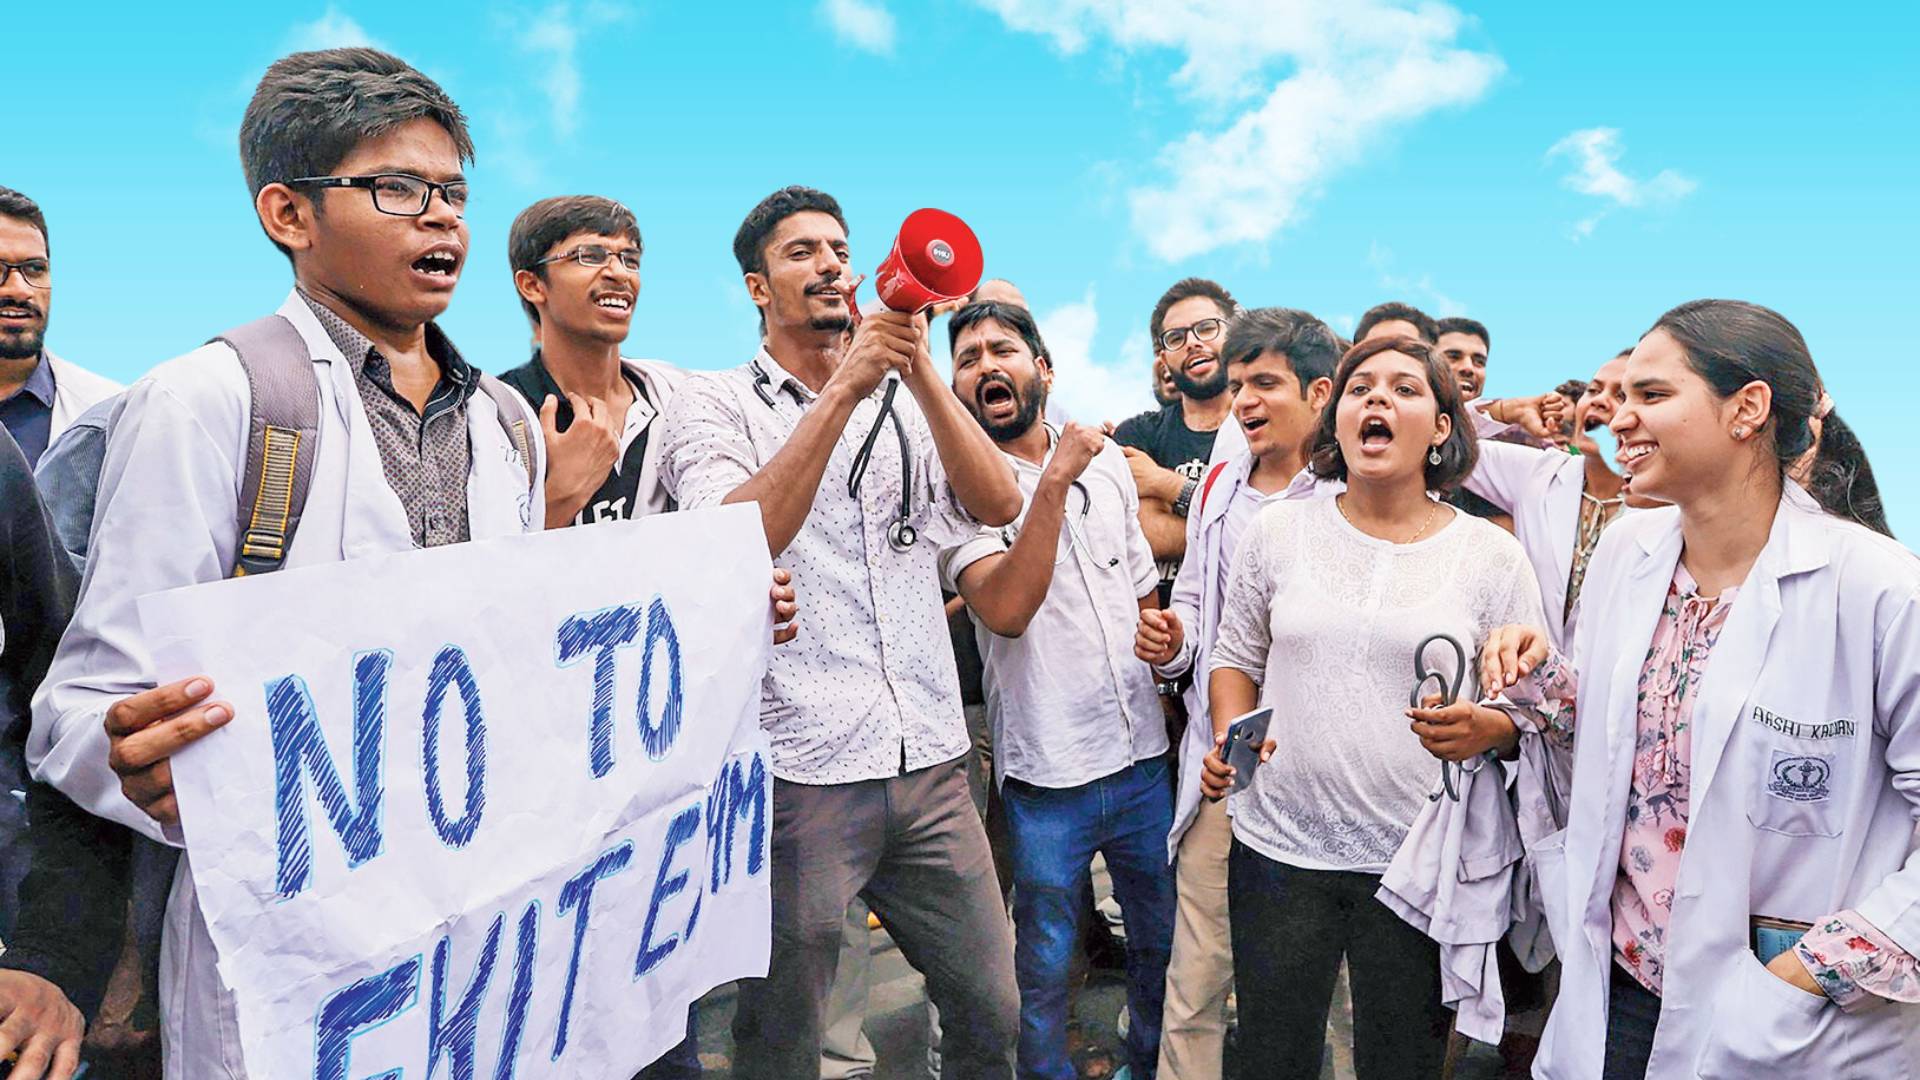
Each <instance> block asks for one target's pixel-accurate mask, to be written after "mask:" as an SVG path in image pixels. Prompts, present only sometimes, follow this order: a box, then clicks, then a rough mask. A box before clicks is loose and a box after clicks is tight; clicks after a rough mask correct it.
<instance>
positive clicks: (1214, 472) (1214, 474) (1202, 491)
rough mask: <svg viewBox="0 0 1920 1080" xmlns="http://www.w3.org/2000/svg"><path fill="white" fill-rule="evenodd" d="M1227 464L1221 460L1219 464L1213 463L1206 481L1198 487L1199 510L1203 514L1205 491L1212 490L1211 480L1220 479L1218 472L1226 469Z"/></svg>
mask: <svg viewBox="0 0 1920 1080" xmlns="http://www.w3.org/2000/svg"><path fill="white" fill-rule="evenodd" d="M1228 464H1229V463H1228V462H1225V461H1223V462H1221V463H1220V464H1218V465H1215V466H1214V467H1213V469H1212V471H1211V472H1208V473H1207V482H1206V484H1204V485H1203V486H1202V487H1201V488H1200V510H1199V512H1200V513H1201V514H1202V515H1205V514H1206V512H1207V493H1208V492H1211V491H1212V490H1213V482H1214V481H1215V480H1218V479H1220V474H1221V473H1223V472H1226V471H1227V465H1228Z"/></svg>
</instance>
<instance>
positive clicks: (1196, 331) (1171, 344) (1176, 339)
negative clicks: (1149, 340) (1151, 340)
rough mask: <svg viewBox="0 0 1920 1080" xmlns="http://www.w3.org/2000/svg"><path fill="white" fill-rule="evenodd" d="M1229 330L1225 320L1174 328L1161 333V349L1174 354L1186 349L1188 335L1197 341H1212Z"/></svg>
mask: <svg viewBox="0 0 1920 1080" xmlns="http://www.w3.org/2000/svg"><path fill="white" fill-rule="evenodd" d="M1226 328H1227V320H1225V319H1201V320H1200V321H1199V322H1197V323H1194V324H1193V325H1192V326H1172V327H1168V328H1167V329H1165V330H1162V331H1160V348H1161V350H1162V351H1164V352H1173V351H1174V350H1175V349H1180V348H1184V347H1185V346H1186V344H1187V335H1188V334H1192V335H1193V337H1194V340H1196V341H1212V340H1214V339H1215V338H1217V337H1219V336H1220V331H1222V330H1225V329H1226Z"/></svg>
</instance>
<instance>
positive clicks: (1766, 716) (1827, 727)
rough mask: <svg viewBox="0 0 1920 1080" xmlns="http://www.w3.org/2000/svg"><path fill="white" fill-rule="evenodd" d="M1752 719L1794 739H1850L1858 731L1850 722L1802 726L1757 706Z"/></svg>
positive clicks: (1855, 725) (1838, 721)
mask: <svg viewBox="0 0 1920 1080" xmlns="http://www.w3.org/2000/svg"><path fill="white" fill-rule="evenodd" d="M1753 719H1754V720H1755V722H1757V723H1759V724H1761V725H1763V726H1765V727H1770V728H1772V729H1773V730H1775V731H1777V732H1779V733H1780V734H1782V735H1791V736H1793V737H1794V738H1796V739H1851V738H1853V736H1854V733H1855V732H1856V731H1858V730H1859V725H1857V724H1855V723H1854V722H1853V721H1851V720H1828V721H1826V722H1825V723H1820V724H1804V723H1801V722H1800V721H1798V720H1789V719H1787V718H1786V717H1784V716H1781V715H1780V714H1779V713H1776V712H1770V711H1768V710H1767V709H1764V708H1761V707H1760V706H1758V705H1755V706H1754V707H1753Z"/></svg>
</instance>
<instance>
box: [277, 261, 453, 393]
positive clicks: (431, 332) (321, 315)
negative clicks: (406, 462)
mask: <svg viewBox="0 0 1920 1080" xmlns="http://www.w3.org/2000/svg"><path fill="white" fill-rule="evenodd" d="M299 293H300V299H302V300H305V301H306V302H307V306H308V307H309V308H312V309H313V315H314V318H316V319H318V320H320V328H321V329H323V330H325V331H326V332H327V337H328V338H329V339H330V340H331V341H332V342H333V344H334V347H335V348H337V349H339V350H340V355H342V356H344V357H346V358H347V361H348V362H349V363H351V364H353V365H354V366H355V367H356V368H357V369H358V370H359V371H360V372H361V373H362V374H364V375H366V376H367V377H368V378H370V379H372V380H373V381H374V383H375V384H376V385H378V386H379V387H380V389H381V390H382V391H384V392H386V393H388V394H391V395H393V396H394V397H396V398H397V397H399V396H400V395H399V391H397V390H395V389H394V386H393V369H392V367H391V366H390V365H389V364H388V362H387V358H386V357H385V356H383V355H381V353H380V347H379V346H377V345H375V344H374V343H373V341H372V339H370V338H368V337H367V335H365V334H363V333H361V332H360V331H359V330H357V329H355V328H354V326H353V324H352V323H350V322H348V321H347V320H345V319H343V318H341V317H340V315H339V313H338V312H336V311H334V310H333V309H332V308H330V307H328V306H327V305H325V304H323V303H321V302H320V301H318V300H315V299H314V298H313V297H312V296H309V295H308V294H307V292H306V290H304V289H301V290H299ZM426 338H427V355H428V356H430V357H432V358H433V361H434V363H435V364H437V365H439V368H440V381H439V382H438V383H437V384H435V386H434V388H433V393H432V394H431V395H430V396H429V397H428V398H427V407H426V409H424V410H423V411H422V417H423V418H424V419H432V418H433V417H434V416H436V415H437V414H439V413H440V412H442V411H444V410H446V409H451V408H454V407H455V406H459V405H464V404H466V401H467V399H468V398H470V397H472V396H473V392H474V391H475V390H478V389H479V388H480V372H479V369H477V368H475V367H474V366H473V365H472V364H469V363H467V361H466V359H465V358H464V357H462V356H461V355H460V350H458V349H456V348H454V347H453V342H452V341H451V340H449V339H448V337H447V335H446V334H445V333H444V332H443V331H441V329H440V327H439V326H438V325H437V324H435V323H428V324H427V325H426Z"/></svg>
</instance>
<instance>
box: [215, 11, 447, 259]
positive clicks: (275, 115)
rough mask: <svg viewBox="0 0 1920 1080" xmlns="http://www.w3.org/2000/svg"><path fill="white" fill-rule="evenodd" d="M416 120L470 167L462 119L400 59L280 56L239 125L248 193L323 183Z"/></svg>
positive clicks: (359, 53)
mask: <svg viewBox="0 0 1920 1080" xmlns="http://www.w3.org/2000/svg"><path fill="white" fill-rule="evenodd" d="M420 119H427V120H432V121H433V122H434V123H437V124H439V125H440V126H441V127H442V128H445V129H446V132H447V134H448V135H450V136H452V138H453V146H454V149H455V150H456V151H458V152H459V155H460V160H461V161H472V160H473V139H472V138H471V137H470V136H469V135H468V134H467V117H466V114H465V113H463V112H461V111H460V106H458V105H455V104H454V103H453V99H452V98H450V97H448V96H447V93H446V91H444V90H442V89H440V84H438V83H436V82H434V81H433V80H432V79H429V78H427V77H426V76H425V75H422V74H421V73H420V72H418V71H416V70H414V69H413V68H412V67H411V66H409V65H408V64H407V62H406V61H404V60H402V59H400V58H399V57H397V56H393V55H391V54H389V53H384V52H381V51H380V50H378V49H366V48H350V49H321V50H319V51H317V52H297V53H293V54H292V55H290V56H283V57H281V58H280V59H278V60H275V61H274V62H273V66H272V67H269V68H268V69H267V73H266V74H265V75H262V76H261V77H260V85H259V86H257V87H255V88H254V91H253V100H251V101H249V102H247V111H246V114H245V115H244V116H243V117H241V120H240V166H241V168H242V169H244V170H245V171H246V174H247V191H248V193H249V194H252V195H256V196H257V195H259V194H260V189H261V188H264V187H266V186H267V185H268V184H284V183H286V182H287V181H289V180H297V179H299V178H300V177H303V176H323V175H325V174H327V173H329V172H331V171H332V170H333V168H334V167H335V166H337V165H339V164H340V162H341V161H342V160H344V159H345V158H346V156H347V155H348V154H351V153H352V152H353V148H354V147H356V146H358V145H360V144H361V143H363V142H365V141H366V140H368V139H372V138H377V137H379V136H381V135H384V134H386V133H387V132H388V131H391V130H393V129H394V128H396V127H398V126H399V125H401V124H404V123H407V122H408V121H411V120H420ZM314 205H315V206H316V208H317V207H318V205H319V203H318V202H316V203H315V204H314ZM274 246H275V247H279V248H280V251H281V253H282V254H285V255H288V256H289V257H291V255H292V253H291V252H288V251H287V249H286V248H285V247H281V245H280V244H279V243H278V242H276V243H275V244H274Z"/></svg>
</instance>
